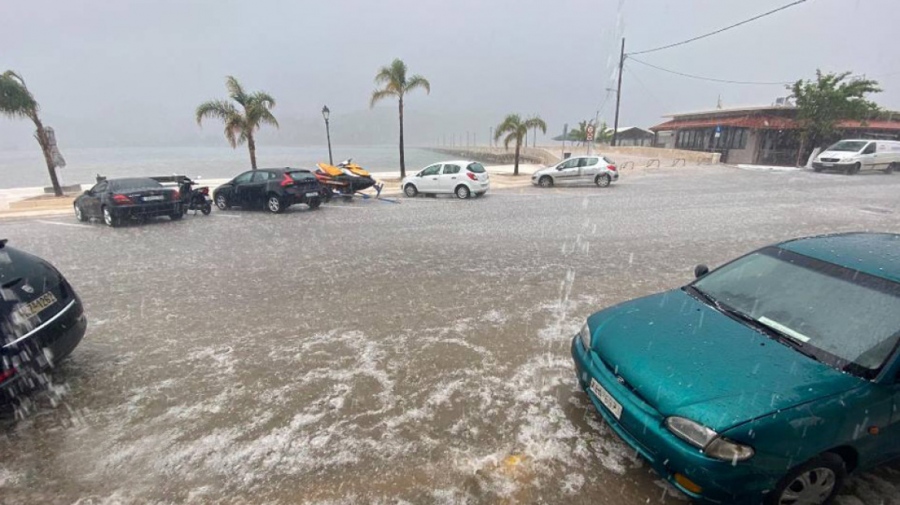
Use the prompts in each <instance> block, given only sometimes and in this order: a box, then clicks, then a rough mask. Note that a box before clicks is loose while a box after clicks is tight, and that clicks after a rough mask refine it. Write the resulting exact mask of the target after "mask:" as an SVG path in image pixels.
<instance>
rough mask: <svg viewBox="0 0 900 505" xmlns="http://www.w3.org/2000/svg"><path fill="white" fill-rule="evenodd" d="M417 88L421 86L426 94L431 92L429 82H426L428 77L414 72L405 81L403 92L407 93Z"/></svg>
mask: <svg viewBox="0 0 900 505" xmlns="http://www.w3.org/2000/svg"><path fill="white" fill-rule="evenodd" d="M419 88H423V89H424V90H425V93H426V94H429V95H430V94H431V83H430V82H428V79H426V78H424V77H422V76H421V75H418V74H416V75H414V76H412V77H410V79H409V81H407V82H406V86H405V87H404V89H403V92H404V93H409V92H410V91H413V90H415V89H419Z"/></svg>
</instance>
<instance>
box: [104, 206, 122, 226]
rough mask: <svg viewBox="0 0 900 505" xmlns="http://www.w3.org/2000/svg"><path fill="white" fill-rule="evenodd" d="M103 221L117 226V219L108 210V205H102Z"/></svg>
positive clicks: (108, 224)
mask: <svg viewBox="0 0 900 505" xmlns="http://www.w3.org/2000/svg"><path fill="white" fill-rule="evenodd" d="M103 222H104V223H106V226H109V227H112V228H115V227H116V226H119V219H118V218H116V216H114V215H112V212H110V211H109V207H106V206H104V207H103Z"/></svg>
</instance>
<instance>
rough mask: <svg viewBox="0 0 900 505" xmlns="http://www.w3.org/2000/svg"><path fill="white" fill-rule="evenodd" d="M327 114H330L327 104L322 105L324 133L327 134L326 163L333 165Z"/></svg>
mask: <svg viewBox="0 0 900 505" xmlns="http://www.w3.org/2000/svg"><path fill="white" fill-rule="evenodd" d="M329 115H331V111H330V110H328V106H327V105H326V106H324V107H322V117H323V118H325V135H327V136H328V164H329V165H334V159H333V158H332V157H331V128H330V126H329V124H328V116H329Z"/></svg>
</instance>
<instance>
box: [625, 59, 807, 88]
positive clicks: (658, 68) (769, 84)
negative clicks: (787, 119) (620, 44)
mask: <svg viewBox="0 0 900 505" xmlns="http://www.w3.org/2000/svg"><path fill="white" fill-rule="evenodd" d="M627 61H633V62H635V63H640V64H641V65H646V66H648V67H651V68H655V69H656V70H660V71H663V72H668V73H670V74H675V75H680V76H682V77H689V78H691V79H698V80H701V81H712V82H721V83H725V84H750V85H758V86H785V85H788V84H793V82H792V81H783V82H759V81H732V80H730V79H717V78H715V77H703V76H700V75H693V74H686V73H684V72H678V71H675V70H669V69H667V68H662V67H658V66H656V65H653V64H651V63H647V62H646V61H641V60H639V59H637V58H635V57H633V56H629V57H628V58H627Z"/></svg>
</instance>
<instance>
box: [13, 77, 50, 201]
mask: <svg viewBox="0 0 900 505" xmlns="http://www.w3.org/2000/svg"><path fill="white" fill-rule="evenodd" d="M39 109H40V106H39V105H38V103H37V100H35V99H34V95H32V94H31V91H29V90H28V87H27V86H25V80H24V79H22V77H21V76H19V75H18V74H16V73H15V72H13V71H12V70H7V71H6V72H3V73H2V74H0V114H3V115H5V116H9V117H11V118H28V119H30V120H31V121H32V122H33V123H34V126H35V128H36V131H35V134H34V137H35V138H36V139H37V141H38V144H40V146H41V150H42V151H43V152H44V161H45V162H46V163H47V171H48V172H50V183H51V184H52V185H53V192H54V193H55V194H56V196H63V192H62V188H61V187H60V185H59V179H57V177H56V166H57V162H56V161H54V159H53V151H52V142H51V137H50V133H49V131H48V129H47V128H44V124H43V123H41V119H40V117H38V110H39ZM64 164H65V163H62V165H64ZM62 165H61V166H62Z"/></svg>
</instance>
